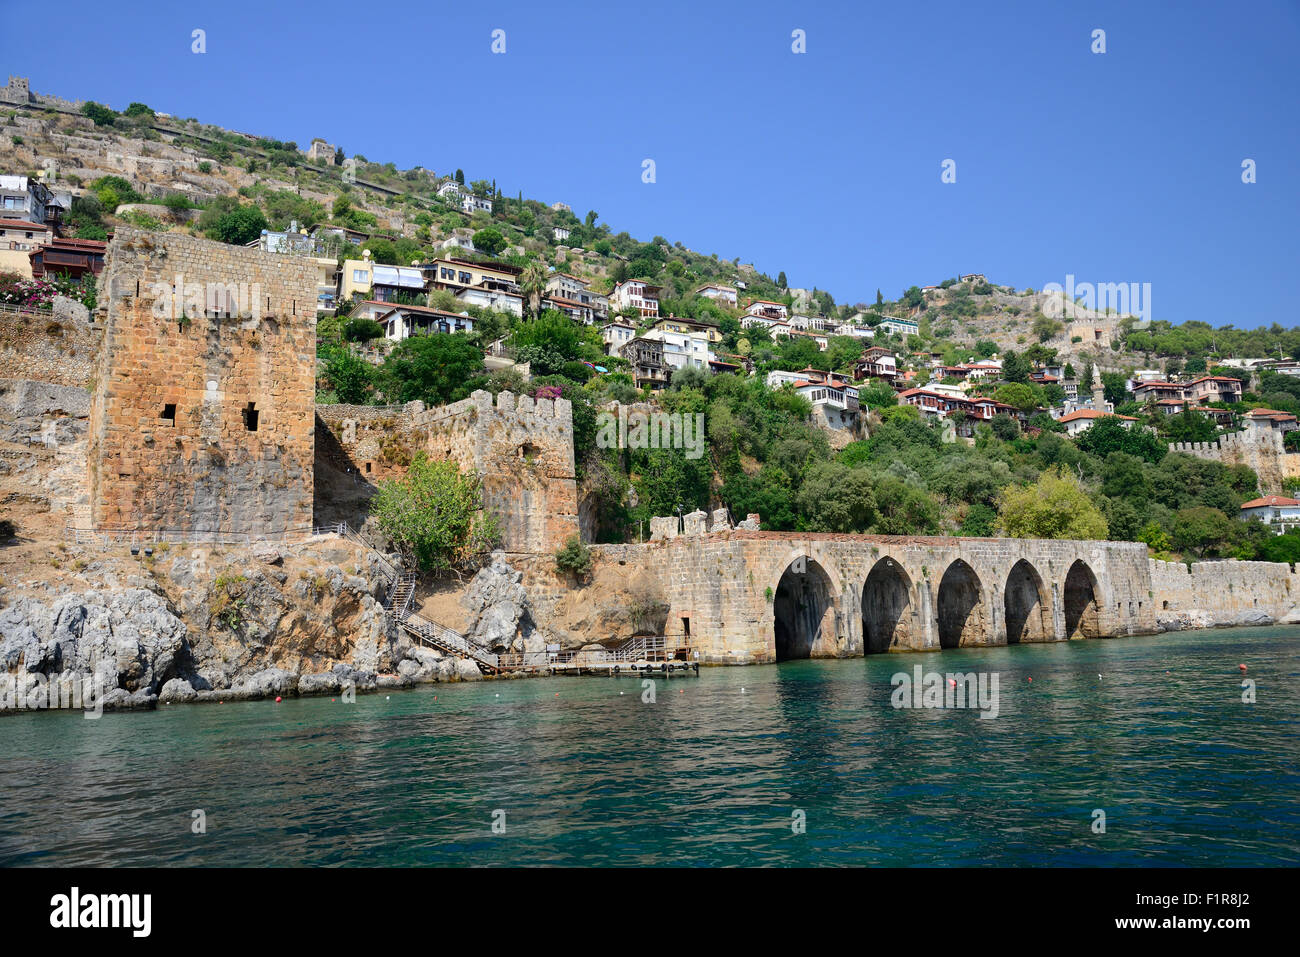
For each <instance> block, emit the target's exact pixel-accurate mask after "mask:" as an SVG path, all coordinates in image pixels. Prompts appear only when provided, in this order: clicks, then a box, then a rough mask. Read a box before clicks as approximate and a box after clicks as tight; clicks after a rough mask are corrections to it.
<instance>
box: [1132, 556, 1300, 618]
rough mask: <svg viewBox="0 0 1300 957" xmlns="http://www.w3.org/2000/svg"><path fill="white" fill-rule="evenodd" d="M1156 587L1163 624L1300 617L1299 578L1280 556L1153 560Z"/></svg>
mask: <svg viewBox="0 0 1300 957" xmlns="http://www.w3.org/2000/svg"><path fill="white" fill-rule="evenodd" d="M1151 588H1152V591H1153V592H1154V594H1155V597H1156V616H1157V618H1158V620H1159V623H1160V625H1161V627H1162V628H1166V629H1177V628H1213V627H1216V626H1221V625H1244V624H1268V623H1271V622H1274V621H1288V620H1293V619H1294V618H1295V617H1296V614H1295V613H1296V607H1297V604H1298V603H1300V581H1298V580H1297V577H1296V572H1294V571H1292V569H1291V566H1290V565H1286V564H1280V563H1277V562H1239V561H1219V562H1194V563H1193V564H1192V565H1190V566H1188V565H1184V564H1182V563H1181V562H1161V561H1156V560H1155V559H1152V560H1151Z"/></svg>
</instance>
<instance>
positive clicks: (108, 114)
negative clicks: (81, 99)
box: [81, 100, 117, 126]
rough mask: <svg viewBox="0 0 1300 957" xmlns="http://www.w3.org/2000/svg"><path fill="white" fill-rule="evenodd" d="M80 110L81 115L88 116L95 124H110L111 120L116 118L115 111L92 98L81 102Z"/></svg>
mask: <svg viewBox="0 0 1300 957" xmlns="http://www.w3.org/2000/svg"><path fill="white" fill-rule="evenodd" d="M81 112H82V114H83V115H85V116H88V117H90V119H91V121H92V122H94V124H95V125H96V126H112V125H113V121H114V120H115V119H117V114H116V113H114V112H113V111H112V110H110V109H109V108H108V107H106V106H104V105H103V104H102V103H96V102H95V101H94V100H87V101H86V102H85V103H84V104H82V107H81Z"/></svg>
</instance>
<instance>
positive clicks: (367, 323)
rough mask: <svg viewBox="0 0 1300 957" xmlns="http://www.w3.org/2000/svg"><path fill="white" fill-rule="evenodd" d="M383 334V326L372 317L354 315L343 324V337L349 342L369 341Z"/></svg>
mask: <svg viewBox="0 0 1300 957" xmlns="http://www.w3.org/2000/svg"><path fill="white" fill-rule="evenodd" d="M383 334H384V327H383V326H381V325H380V324H379V323H377V322H375V320H373V319H365V318H363V317H361V316H354V317H353V318H351V319H349V320H348V321H347V322H346V323H344V325H343V338H345V339H347V340H348V341H349V342H369V341H370V340H371V339H378V338H380V337H381V336H383Z"/></svg>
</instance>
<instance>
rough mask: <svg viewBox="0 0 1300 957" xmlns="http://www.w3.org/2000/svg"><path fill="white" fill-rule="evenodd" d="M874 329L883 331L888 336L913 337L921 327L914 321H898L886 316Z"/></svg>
mask: <svg viewBox="0 0 1300 957" xmlns="http://www.w3.org/2000/svg"><path fill="white" fill-rule="evenodd" d="M876 328H877V329H883V330H884V331H885V332H887V333H889V334H890V335H898V336H914V335H916V333H917V332H918V331H919V330H920V328H921V325H920V323H918V322H917V321H916V320H915V319H899V318H897V317H895V316H886V317H885V318H884V319H882V320H881V321H880V325H878V326H877V327H876Z"/></svg>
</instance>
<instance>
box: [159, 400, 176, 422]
mask: <svg viewBox="0 0 1300 957" xmlns="http://www.w3.org/2000/svg"><path fill="white" fill-rule="evenodd" d="M162 418H163V421H164V422H166V423H167V424H168V425H175V424H176V403H175V402H168V403H167V404H166V405H164V406H163V410H162Z"/></svg>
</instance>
